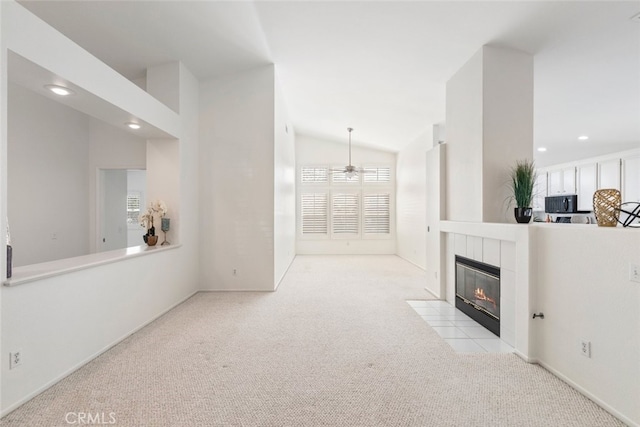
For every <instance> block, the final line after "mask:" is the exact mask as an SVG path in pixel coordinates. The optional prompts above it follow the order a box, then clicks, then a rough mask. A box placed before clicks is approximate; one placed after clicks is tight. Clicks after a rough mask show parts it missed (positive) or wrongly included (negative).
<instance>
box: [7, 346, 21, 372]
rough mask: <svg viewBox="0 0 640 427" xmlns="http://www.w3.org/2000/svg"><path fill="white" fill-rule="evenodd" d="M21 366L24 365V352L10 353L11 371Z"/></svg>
mask: <svg viewBox="0 0 640 427" xmlns="http://www.w3.org/2000/svg"><path fill="white" fill-rule="evenodd" d="M20 365H22V350H16V351H12V352H11V353H9V369H14V368H17V367H18V366H20Z"/></svg>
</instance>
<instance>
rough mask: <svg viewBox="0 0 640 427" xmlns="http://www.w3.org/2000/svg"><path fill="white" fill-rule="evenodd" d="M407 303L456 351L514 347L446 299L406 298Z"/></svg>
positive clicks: (499, 350)
mask: <svg viewBox="0 0 640 427" xmlns="http://www.w3.org/2000/svg"><path fill="white" fill-rule="evenodd" d="M407 303H409V305H410V306H411V307H412V308H413V309H414V310H415V311H416V313H418V314H419V315H420V317H422V318H423V319H424V321H425V322H427V323H428V324H429V326H431V327H432V328H433V330H434V331H436V332H437V333H438V335H440V336H441V337H442V339H444V340H445V341H446V342H447V343H448V344H449V345H450V346H451V347H453V349H454V350H455V351H456V352H457V353H512V352H513V347H511V346H510V345H509V344H507V343H506V342H504V341H502V340H501V339H500V338H499V337H497V336H495V335H494V334H493V333H491V332H489V331H488V330H487V329H485V328H484V327H483V326H480V325H479V324H478V323H477V322H476V321H475V320H473V319H471V318H470V317H469V316H467V315H466V314H464V313H463V312H461V311H460V310H458V309H457V308H455V307H454V306H452V305H451V304H449V303H448V302H446V301H436V300H432V301H424V300H409V301H407Z"/></svg>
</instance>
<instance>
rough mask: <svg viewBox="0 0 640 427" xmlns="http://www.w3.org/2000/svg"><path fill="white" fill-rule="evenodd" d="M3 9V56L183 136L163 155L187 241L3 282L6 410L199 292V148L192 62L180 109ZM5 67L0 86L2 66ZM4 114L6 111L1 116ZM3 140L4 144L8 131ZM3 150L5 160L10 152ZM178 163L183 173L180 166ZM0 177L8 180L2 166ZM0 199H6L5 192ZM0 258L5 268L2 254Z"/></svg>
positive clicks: (1, 374)
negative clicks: (14, 364)
mask: <svg viewBox="0 0 640 427" xmlns="http://www.w3.org/2000/svg"><path fill="white" fill-rule="evenodd" d="M0 7H1V8H2V25H0V30H1V31H2V32H1V36H0V39H1V41H2V52H1V54H2V58H3V59H4V58H6V55H7V53H6V49H7V48H11V49H12V50H14V51H15V52H16V53H18V54H20V55H22V56H25V57H27V58H28V59H30V60H31V61H33V62H36V63H38V64H42V65H45V66H47V65H49V66H50V67H48V68H50V69H51V68H52V67H53V68H55V70H56V72H57V73H58V74H60V75H62V76H68V79H69V80H71V81H72V82H75V80H78V81H79V82H84V83H86V84H87V86H89V87H97V88H99V90H98V92H100V93H102V94H105V93H106V94H109V95H108V96H107V98H108V99H109V100H110V102H112V103H115V104H116V105H118V106H120V107H121V108H123V109H127V108H128V107H129V106H133V107H135V108H134V110H136V109H138V110H136V111H140V110H144V113H143V115H144V117H145V118H146V119H147V120H148V121H149V122H151V123H154V124H156V125H157V126H158V127H159V128H160V129H163V130H164V131H165V132H168V133H172V134H177V135H180V141H179V149H175V150H173V151H172V153H175V154H177V155H176V156H175V157H172V158H165V162H164V163H165V165H169V166H171V167H170V168H169V172H168V174H169V175H170V176H172V177H173V176H174V175H175V177H176V178H177V180H178V182H177V184H178V186H179V192H180V194H179V201H177V202H176V203H177V204H174V205H172V209H174V210H176V211H179V213H180V215H179V216H180V220H181V221H179V223H178V227H179V228H180V232H181V235H180V244H181V246H180V247H176V248H175V249H173V250H169V251H159V252H155V253H152V254H149V255H146V256H141V257H136V258H131V259H126V260H125V261H122V262H115V263H111V264H107V265H101V266H98V267H91V268H87V269H84V270H81V271H76V272H73V273H68V274H63V275H60V276H56V277H52V278H47V279H42V280H36V281H33V282H30V283H25V284H20V285H17V286H13V287H5V286H3V287H2V288H0V294H1V302H2V306H1V310H0V313H1V320H0V322H1V324H0V326H1V343H0V345H1V346H2V349H3V350H4V349H7V351H2V353H1V356H0V362H1V363H0V365H1V368H0V380H1V385H2V415H4V414H6V413H7V412H8V411H10V410H12V409H14V408H15V407H17V406H18V405H20V404H21V403H23V402H24V401H26V400H28V399H29V398H30V397H32V396H34V395H35V394H37V393H38V392H40V391H42V390H43V389H45V388H47V387H48V386H50V385H52V384H53V383H55V382H56V381H57V380H59V379H60V378H62V377H64V376H65V375H66V374H68V373H70V372H72V371H73V370H75V369H77V368H78V367H80V366H82V365H83V364H84V363H85V362H87V361H88V360H90V359H91V358H93V357H94V356H95V355H97V354H99V353H101V352H102V351H104V350H106V349H107V348H109V347H110V346H111V345H113V344H115V343H117V342H118V341H119V340H121V339H122V338H124V337H126V336H128V335H129V334H130V333H132V332H133V331H135V330H137V329H138V328H140V327H141V326H143V325H144V324H146V323H148V322H149V321H151V320H153V319H154V318H156V317H157V316H159V315H160V314H162V313H163V312H165V311H166V310H168V309H170V308H171V307H173V306H174V305H175V304H177V303H179V302H181V301H183V300H184V299H185V298H187V297H189V296H190V295H192V294H193V293H194V292H195V290H196V289H197V287H198V249H199V245H198V236H199V233H198V231H199V230H198V182H197V170H198V160H197V159H198V154H199V153H198V140H197V135H198V126H197V125H198V115H197V108H198V98H197V96H198V85H197V82H196V80H195V78H194V77H193V76H192V75H191V74H190V73H188V71H187V70H186V69H184V68H183V67H181V73H180V81H179V82H178V83H179V84H180V111H181V114H180V116H178V115H176V114H175V113H173V112H170V110H169V109H168V108H166V107H165V106H163V105H162V104H160V103H159V102H158V101H157V100H155V99H154V98H153V97H151V96H149V95H148V94H143V93H142V92H141V91H140V89H139V88H138V87H137V86H135V85H134V84H132V83H130V82H128V81H126V79H124V77H122V76H121V75H120V74H118V73H116V72H115V71H113V70H111V69H108V68H107V67H106V66H105V65H104V64H102V63H100V62H99V61H98V60H97V59H95V58H94V57H92V56H90V55H89V54H88V53H86V52H85V51H83V50H82V49H81V48H80V47H79V46H77V45H75V44H74V43H73V42H71V41H70V40H69V39H67V38H65V37H63V36H62V35H61V34H59V33H57V32H56V31H55V30H53V29H52V28H51V27H49V26H47V25H46V24H44V22H42V21H40V20H39V19H37V18H35V17H34V16H33V15H32V14H31V13H29V12H27V11H26V10H25V9H24V8H23V7H22V6H20V5H18V4H16V3H14V2H9V1H5V2H2V3H0ZM51 52H54V53H55V54H52V53H51ZM2 71H3V74H2V79H1V80H2V82H1V84H2V87H4V85H6V79H7V75H6V66H4V65H3V66H2ZM67 71H68V72H67ZM131 90H133V92H131ZM0 101H1V102H0V105H6V93H2V99H1V100H0ZM9 108H11V107H9ZM134 113H135V111H134ZM5 120H6V119H5V118H4V117H2V122H3V123H5ZM165 121H167V122H168V123H167V124H168V126H167V127H165V126H164V124H165ZM1 146H2V148H3V150H6V138H4V137H3V141H2V145H1ZM0 158H2V159H5V158H6V151H3V152H2V153H0ZM174 170H178V171H179V173H178V174H177V175H176V174H174V173H173V172H174ZM0 180H1V181H2V182H1V183H0V186H2V187H4V186H5V185H6V180H7V176H6V173H4V172H3V175H2V176H1V177H0ZM152 184H153V183H152ZM0 203H1V204H2V206H6V203H7V200H6V195H5V193H3V195H2V197H1V198H0ZM180 223H181V224H180ZM1 263H2V270H3V271H4V268H5V261H4V257H2V260H1ZM18 348H19V349H21V350H22V354H23V355H24V358H23V364H22V365H21V366H20V367H19V368H18V369H13V370H9V362H8V360H7V358H8V355H9V351H11V349H18Z"/></svg>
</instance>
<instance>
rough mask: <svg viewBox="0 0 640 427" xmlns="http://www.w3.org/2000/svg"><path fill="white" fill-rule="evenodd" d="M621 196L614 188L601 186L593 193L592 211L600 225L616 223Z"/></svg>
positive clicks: (605, 225)
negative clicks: (601, 187)
mask: <svg viewBox="0 0 640 427" xmlns="http://www.w3.org/2000/svg"><path fill="white" fill-rule="evenodd" d="M621 203H622V197H621V196H620V191H619V190H616V189H615V188H603V189H601V190H596V192H595V193H593V213H594V214H595V215H596V220H597V221H598V225H599V226H601V227H615V226H616V225H618V216H619V215H620V204H621Z"/></svg>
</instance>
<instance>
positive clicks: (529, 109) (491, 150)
mask: <svg viewBox="0 0 640 427" xmlns="http://www.w3.org/2000/svg"><path fill="white" fill-rule="evenodd" d="M483 66H484V68H483V70H482V73H483V88H482V92H483V104H484V105H483V110H482V112H483V128H482V133H483V140H484V143H483V144H482V163H483V174H482V178H483V179H482V195H483V200H484V203H483V205H482V219H483V221H485V222H514V221H515V220H514V215H513V207H515V206H513V205H512V206H511V209H508V208H507V207H506V206H505V205H504V201H505V199H507V198H508V196H509V195H510V194H511V192H510V191H509V186H508V185H507V183H508V182H509V172H510V170H511V168H512V167H513V166H514V165H515V163H516V161H517V160H524V159H528V160H532V159H533V56H532V55H530V54H528V53H525V52H520V51H517V50H513V49H503V48H496V47H492V46H485V47H484V48H483Z"/></svg>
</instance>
